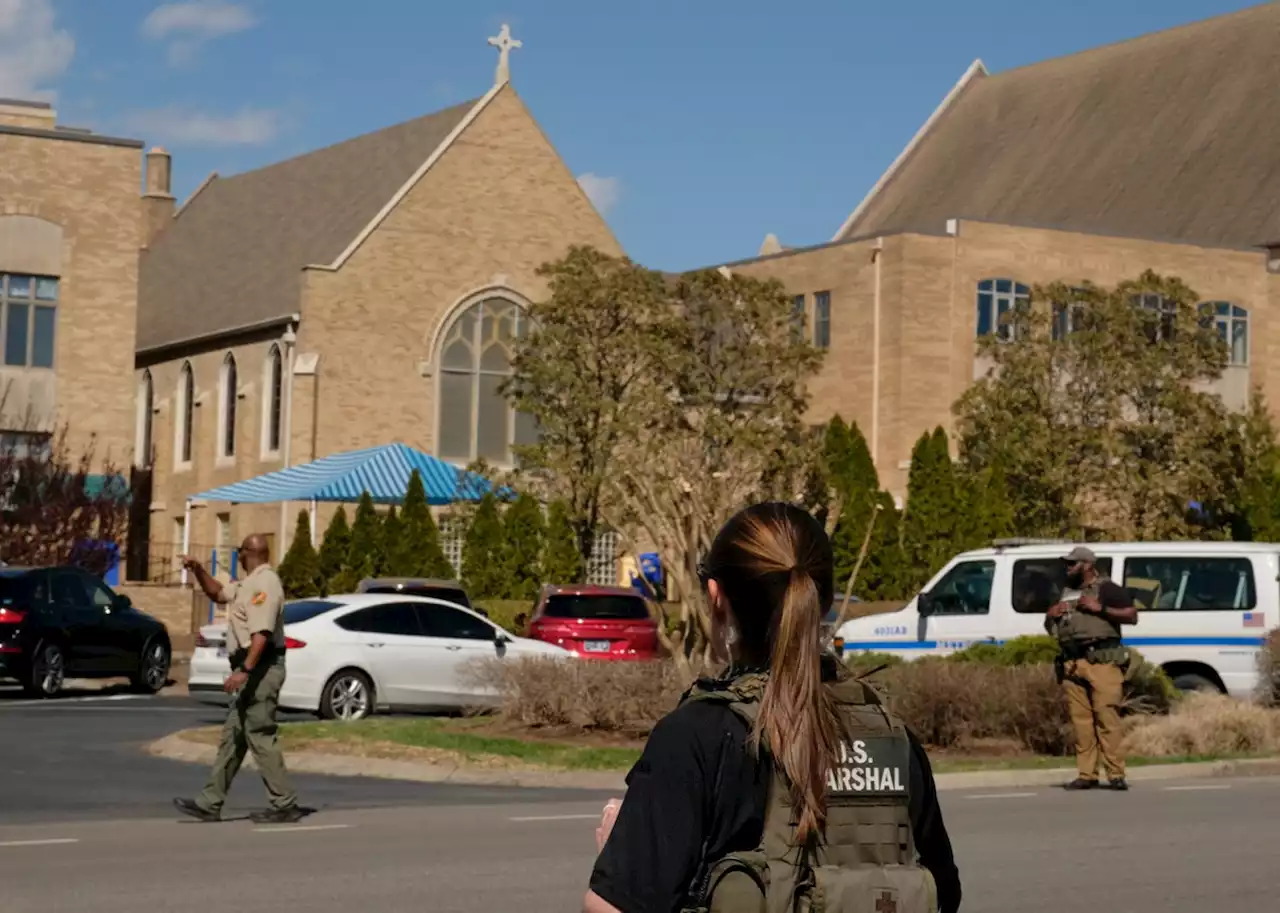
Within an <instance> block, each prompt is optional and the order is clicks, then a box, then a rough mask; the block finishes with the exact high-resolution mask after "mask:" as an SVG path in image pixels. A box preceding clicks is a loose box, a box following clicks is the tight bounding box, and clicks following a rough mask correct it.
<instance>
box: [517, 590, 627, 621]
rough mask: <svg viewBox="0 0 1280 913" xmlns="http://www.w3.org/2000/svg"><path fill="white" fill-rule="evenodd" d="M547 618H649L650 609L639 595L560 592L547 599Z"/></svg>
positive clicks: (545, 609) (545, 612) (544, 610)
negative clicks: (570, 593) (580, 594)
mask: <svg viewBox="0 0 1280 913" xmlns="http://www.w3.org/2000/svg"><path fill="white" fill-rule="evenodd" d="M542 614H543V615H545V616H546V617H547V618H593V619H608V618H616V619H626V620H633V621H639V620H641V619H648V617H649V609H648V607H647V606H646V605H645V604H644V600H643V599H641V598H640V597H638V596H613V595H600V596H585V595H583V596H571V595H569V594H558V595H555V596H551V597H549V598H548V599H547V604H546V607H545V608H544V609H543V612H542Z"/></svg>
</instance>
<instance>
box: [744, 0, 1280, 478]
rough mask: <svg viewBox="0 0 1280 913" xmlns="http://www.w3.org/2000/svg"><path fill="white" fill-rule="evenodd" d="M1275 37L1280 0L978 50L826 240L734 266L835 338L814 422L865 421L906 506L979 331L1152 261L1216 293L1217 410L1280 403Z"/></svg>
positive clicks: (968, 368) (974, 360) (977, 362)
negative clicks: (1054, 46)
mask: <svg viewBox="0 0 1280 913" xmlns="http://www.w3.org/2000/svg"><path fill="white" fill-rule="evenodd" d="M1277 47H1280V4H1276V3H1268V4H1266V5H1264V6H1259V7H1255V8H1251V9H1247V10H1244V11H1242V12H1239V13H1234V14H1231V15H1226V16H1220V17H1218V18H1215V19H1210V20H1207V21H1204V22H1199V23H1195V24H1192V25H1187V26H1184V27H1181V28H1175V29H1171V30H1168V31H1164V32H1158V33H1154V34H1149V35H1145V36H1143V37H1140V38H1137V39H1134V40H1131V41H1125V42H1121V43H1119V44H1114V45H1110V46H1106V47H1100V48H1095V49H1093V50H1089V51H1085V52H1083V53H1079V54H1074V55H1071V56H1069V57H1064V58H1060V59H1056V60H1049V61H1046V62H1043V63H1038V64H1035V65H1033V66H1027V67H1022V68H1019V69H1014V70H1010V71H1008V72H1004V73H997V74H991V73H988V71H987V69H986V67H985V66H984V65H983V64H982V62H981V61H976V62H975V63H974V64H973V65H972V66H971V67H970V68H969V69H968V71H967V72H965V74H964V75H963V76H962V77H961V79H960V81H959V82H958V83H957V84H956V85H955V87H954V88H952V90H951V91H950V92H949V93H948V94H947V95H946V97H945V98H944V99H943V100H942V102H941V104H940V105H939V106H938V108H937V110H935V111H934V112H933V114H932V115H931V116H930V117H929V119H928V120H927V121H926V122H925V123H924V125H923V126H922V127H921V128H920V130H919V132H918V133H917V134H916V135H915V136H914V137H913V138H912V139H911V141H910V143H908V144H907V147H906V148H905V149H904V150H903V151H902V153H901V155H899V156H898V158H897V159H896V160H895V161H894V162H893V163H892V164H891V165H890V166H889V168H888V170H887V171H886V172H885V173H884V175H883V176H882V177H881V178H880V180H879V181H877V182H876V184H875V186H873V187H872V188H871V190H870V192H869V193H868V194H867V195H866V197H865V198H864V199H863V200H862V201H861V202H860V203H859V204H858V205H857V207H856V208H855V209H854V210H853V212H852V213H851V214H850V215H849V217H848V219H847V220H846V221H845V223H844V224H843V225H842V226H840V229H839V230H838V231H837V232H836V233H835V235H834V237H833V238H832V239H831V241H829V242H828V243H825V244H821V245H818V246H816V247H808V248H799V249H784V248H783V247H782V246H781V245H780V244H779V243H778V241H777V239H776V238H774V237H773V236H769V237H768V238H767V239H766V241H765V245H764V246H763V247H762V248H761V250H760V252H759V255H758V256H756V257H754V258H752V259H749V260H743V261H741V262H738V263H730V264H728V266H729V267H730V268H731V269H732V270H734V271H741V272H742V273H744V274H748V275H754V276H772V277H777V278H778V279H780V280H782V281H783V282H784V283H785V284H786V285H787V287H788V289H789V290H790V291H791V292H792V293H793V294H794V295H795V296H796V297H795V302H796V308H797V309H798V310H800V311H803V312H804V313H805V315H806V318H807V326H808V328H809V332H810V333H811V334H812V337H811V338H812V340H813V342H814V343H815V344H817V345H818V346H820V347H822V348H824V349H826V350H827V357H826V359H825V364H824V366H823V367H822V369H821V372H820V374H819V376H818V377H817V379H816V381H815V382H814V384H813V386H812V394H813V398H812V419H813V420H814V421H815V422H822V421H825V420H826V419H828V418H829V417H831V416H832V415H833V414H837V413H839V414H840V415H842V416H843V417H844V418H845V419H846V420H855V421H857V423H858V425H859V427H860V428H861V429H862V430H863V432H864V434H865V435H866V437H867V441H868V444H869V446H870V447H871V452H872V455H873V456H874V458H875V461H876V466H877V468H878V469H879V472H880V478H881V483H882V484H883V485H885V486H886V488H887V489H888V490H889V491H890V492H892V493H893V494H895V495H896V496H898V497H902V496H903V495H905V492H906V482H907V470H908V468H909V465H910V463H909V460H910V456H911V450H912V446H913V445H914V443H915V441H916V439H917V438H918V437H919V435H920V434H921V433H922V432H924V431H926V430H929V429H931V428H933V427H935V426H937V425H942V426H943V427H945V428H947V429H948V430H950V429H951V426H952V415H951V405H952V403H953V402H954V401H955V400H956V399H957V398H958V397H959V396H960V394H961V393H962V392H964V390H965V389H966V387H968V386H969V385H970V384H971V383H972V382H973V381H974V379H975V378H978V377H981V376H983V375H984V374H985V373H986V370H987V368H988V365H985V364H983V363H982V360H981V359H979V358H978V357H977V349H976V344H975V343H976V339H977V337H979V336H984V335H987V334H990V333H995V332H998V331H999V330H998V328H999V320H1000V316H1001V315H1002V314H1003V313H1005V312H1006V311H1007V310H1009V309H1010V308H1012V307H1013V305H1014V304H1015V302H1017V301H1018V300H1019V299H1025V298H1026V297H1027V296H1028V295H1029V294H1030V290H1031V288H1033V287H1034V286H1036V285H1037V284H1041V283H1050V282H1054V281H1063V282H1066V283H1068V284H1070V283H1077V282H1084V281H1086V280H1087V281H1090V282H1093V283H1095V284H1098V285H1102V286H1114V285H1115V284H1116V283H1118V282H1121V281H1123V280H1126V279H1135V278H1137V277H1138V276H1139V275H1140V274H1141V273H1142V272H1143V271H1144V270H1146V269H1152V270H1155V271H1156V272H1157V273H1161V274H1165V275H1173V276H1178V277H1180V278H1181V279H1183V280H1184V281H1185V282H1187V284H1188V285H1190V286H1191V287H1192V288H1193V289H1195V290H1196V291H1197V293H1198V294H1199V295H1200V296H1201V298H1202V299H1203V301H1205V302H1208V303H1212V305H1213V307H1214V311H1215V313H1216V314H1217V318H1216V319H1217V322H1218V328H1219V331H1220V333H1221V334H1222V336H1223V338H1224V339H1226V340H1227V341H1228V343H1229V348H1230V365H1229V366H1228V368H1227V369H1226V372H1225V374H1224V376H1223V377H1222V379H1221V380H1220V381H1219V382H1218V384H1217V388H1218V389H1217V392H1219V393H1220V394H1221V395H1222V396H1223V398H1224V400H1225V401H1226V402H1227V403H1229V404H1230V405H1232V406H1235V407H1241V406H1244V405H1245V404H1246V402H1247V399H1248V394H1249V389H1250V387H1251V386H1258V387H1261V389H1262V390H1263V392H1264V393H1265V394H1266V395H1267V397H1268V398H1269V400H1270V402H1271V403H1272V404H1277V403H1280V359H1277V357H1276V356H1277V355H1280V203H1277V201H1278V200H1280V147H1278V146H1277V144H1275V143H1273V142H1272V141H1271V139H1272V133H1273V132H1276V131H1277V130H1278V129H1280V120H1276V119H1272V118H1271V117H1270V116H1269V115H1268V114H1267V110H1268V109H1267V107H1266V104H1265V102H1264V100H1265V99H1267V98H1271V97H1274V96H1275V95H1276V94H1277V92H1280V54H1277V53H1276V48H1277ZM1145 304H1147V306H1152V307H1157V308H1158V307H1159V306H1160V303H1159V302H1146V303H1145ZM1059 323H1060V330H1061V331H1069V329H1070V327H1069V318H1067V316H1066V315H1061V316H1060V318H1059Z"/></svg>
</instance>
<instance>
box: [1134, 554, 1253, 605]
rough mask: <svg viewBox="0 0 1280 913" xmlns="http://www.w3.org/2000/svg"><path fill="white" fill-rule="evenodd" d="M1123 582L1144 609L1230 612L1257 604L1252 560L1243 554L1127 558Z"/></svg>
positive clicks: (1135, 602) (1136, 603)
mask: <svg viewBox="0 0 1280 913" xmlns="http://www.w3.org/2000/svg"><path fill="white" fill-rule="evenodd" d="M1124 586H1125V589H1126V590H1128V591H1129V595H1130V596H1132V597H1133V600H1134V604H1135V605H1137V606H1138V608H1139V609H1140V610H1142V611H1147V612H1152V611H1156V612H1178V611H1182V612H1196V611H1211V612H1212V611H1222V612H1232V611H1241V610H1245V609H1252V608H1254V607H1256V606H1257V604H1258V591H1257V587H1256V584H1255V582H1254V579H1253V562H1251V561H1250V560H1249V559H1248V558H1244V557H1233V558H1202V557H1196V556H1188V557H1179V558H1161V557H1149V556H1145V555H1144V556H1141V557H1134V558H1127V559H1125V563H1124Z"/></svg>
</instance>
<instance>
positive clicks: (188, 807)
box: [173, 799, 222, 821]
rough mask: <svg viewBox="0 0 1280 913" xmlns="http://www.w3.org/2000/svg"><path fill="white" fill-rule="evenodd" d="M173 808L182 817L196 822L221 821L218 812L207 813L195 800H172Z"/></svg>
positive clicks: (220, 815) (207, 810)
mask: <svg viewBox="0 0 1280 913" xmlns="http://www.w3.org/2000/svg"><path fill="white" fill-rule="evenodd" d="M173 807H174V808H176V809H177V810H178V811H180V812H182V813H183V814H184V815H189V816H190V817H192V818H195V819H196V820H197V821H221V820H222V814H221V813H220V812H213V811H209V809H207V808H204V807H203V806H202V805H200V804H199V803H198V802H196V800H195V799H174V800H173Z"/></svg>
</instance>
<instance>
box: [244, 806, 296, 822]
mask: <svg viewBox="0 0 1280 913" xmlns="http://www.w3.org/2000/svg"><path fill="white" fill-rule="evenodd" d="M249 820H250V821H252V822H253V823H254V824H296V823H297V822H299V821H301V820H302V809H300V808H298V806H296V805H290V806H288V807H287V808H268V809H264V810H263V811H260V812H254V813H253V814H251V815H250V816H249Z"/></svg>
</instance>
